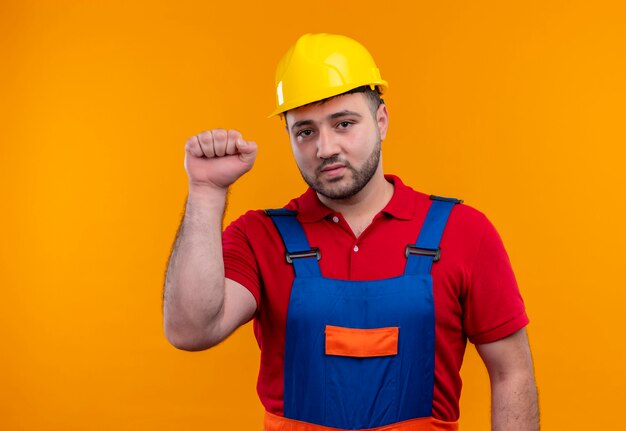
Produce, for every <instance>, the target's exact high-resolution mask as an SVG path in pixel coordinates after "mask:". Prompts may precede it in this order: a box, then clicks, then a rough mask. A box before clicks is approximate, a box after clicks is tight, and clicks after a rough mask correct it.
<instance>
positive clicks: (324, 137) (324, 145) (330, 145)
mask: <svg viewBox="0 0 626 431" xmlns="http://www.w3.org/2000/svg"><path fill="white" fill-rule="evenodd" d="M337 154H339V145H338V143H337V141H336V137H335V136H333V134H332V133H331V132H330V131H329V130H327V128H325V127H322V128H321V129H320V130H319V135H318V139H317V157H319V158H320V159H329V158H331V157H333V156H335V155H337Z"/></svg>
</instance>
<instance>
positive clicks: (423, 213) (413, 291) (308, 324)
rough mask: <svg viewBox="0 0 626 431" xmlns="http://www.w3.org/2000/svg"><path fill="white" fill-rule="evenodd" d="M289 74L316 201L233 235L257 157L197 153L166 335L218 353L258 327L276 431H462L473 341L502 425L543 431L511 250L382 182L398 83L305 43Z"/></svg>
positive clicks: (169, 285) (451, 203)
mask: <svg viewBox="0 0 626 431" xmlns="http://www.w3.org/2000/svg"><path fill="white" fill-rule="evenodd" d="M276 76H277V77H276V90H277V108H276V110H275V111H274V113H273V114H274V115H281V116H283V117H284V119H285V122H286V128H287V132H288V134H289V139H290V141H291V148H292V151H293V154H294V158H295V161H296V163H297V165H298V168H299V169H300V172H301V173H302V177H303V178H304V180H305V181H306V183H307V184H308V185H309V189H308V190H307V192H305V193H304V194H303V195H302V196H300V197H299V198H297V199H294V200H292V201H291V202H290V203H289V204H288V205H287V206H286V208H285V209H280V210H269V211H266V212H263V211H250V212H248V213H247V214H245V215H244V216H242V217H241V218H240V219H238V220H237V221H235V222H234V223H233V224H231V225H230V226H229V227H228V228H227V229H226V231H225V232H224V235H223V236H222V232H221V221H222V217H223V212H224V207H225V201H226V193H227V190H228V187H229V186H230V185H231V184H233V183H234V182H235V181H236V180H237V179H238V178H239V177H240V176H242V175H243V174H244V173H246V172H247V171H248V170H250V169H251V168H252V166H253V163H254V160H255V156H256V152H257V145H256V144H255V143H254V142H252V141H248V140H245V139H244V138H243V137H242V136H241V134H240V133H239V132H237V131H235V130H228V131H226V130H221V129H216V130H212V131H206V132H203V133H200V134H199V135H196V136H193V137H192V138H190V139H189V140H188V141H187V143H186V145H185V150H186V157H185V167H186V170H187V173H188V176H189V195H188V200H187V207H186V213H185V217H184V219H183V221H182V223H181V226H180V229H179V232H178V236H177V239H176V242H175V244H174V248H173V252H172V256H171V258H170V263H169V267H168V273H167V276H166V283H165V292H164V318H165V332H166V335H167V338H168V339H169V340H170V342H171V343H172V344H173V345H175V346H176V347H178V348H181V349H185V350H202V349H207V348H210V347H211V346H214V345H216V344H217V343H219V342H220V341H222V340H223V339H225V338H226V337H227V336H228V335H229V334H231V333H232V332H233V331H234V330H235V329H236V328H237V327H238V326H240V325H242V324H243V323H245V322H247V321H249V320H250V319H253V318H254V327H255V335H256V337H257V340H258V342H259V346H260V348H261V367H260V373H259V381H258V392H259V396H260V398H261V402H262V403H263V405H264V407H265V409H266V417H265V430H266V431H276V430H281V431H285V430H289V431H304V430H306V431H323V430H329V429H330V430H332V429H365V428H367V429H379V430H402V431H407V430H411V431H414V430H456V429H457V428H458V425H457V420H458V416H459V411H458V401H459V396H460V390H461V381H460V377H459V370H460V367H461V363H462V358H463V353H464V351H465V346H466V340H467V339H468V338H469V339H470V341H472V342H473V343H475V344H476V347H477V349H478V352H479V354H480V355H481V357H482V359H483V360H484V362H485V365H486V367H487V369H488V372H489V376H490V379H491V387H492V429H493V430H516V431H521V430H535V429H537V428H538V413H537V400H536V390H535V384H534V377H533V367H532V360H531V356H530V350H529V347H528V341H527V337H526V333H525V330H524V327H525V326H526V324H527V323H528V319H527V317H526V313H525V311H524V306H523V302H522V299H521V297H520V295H519V291H518V288H517V285H516V282H515V279H514V276H513V272H512V270H511V267H510V264H509V260H508V257H507V255H506V252H505V250H504V247H503V246H502V243H501V241H500V238H499V237H498V234H497V233H496V231H495V229H494V228H493V226H492V225H491V224H490V223H489V222H488V221H487V219H486V218H485V217H484V216H483V215H482V214H481V213H479V212H478V211H476V210H474V209H472V208H470V207H468V206H466V205H463V204H461V203H460V201H457V200H456V199H448V198H439V197H434V196H430V197H429V196H427V195H424V194H422V193H418V192H415V191H413V190H412V189H410V188H409V187H407V186H405V185H404V184H402V182H401V181H400V179H399V178H397V177H395V176H390V175H389V176H385V175H384V173H383V168H382V159H381V141H382V140H384V139H385V137H386V133H387V127H388V113H387V109H386V106H385V104H384V103H383V101H382V99H380V97H379V94H380V93H381V92H382V91H383V90H384V89H385V88H386V87H387V83H386V82H385V81H384V80H383V79H382V78H381V76H380V73H379V71H378V68H377V67H376V65H375V63H374V61H373V59H372V58H371V56H370V54H369V53H368V52H367V50H366V49H365V48H364V47H363V46H361V45H360V44H358V43H357V42H356V41H354V40H352V39H349V38H346V37H343V36H336V35H328V34H318V35H305V36H302V37H301V38H300V39H299V40H298V42H297V43H296V44H295V45H294V46H293V47H292V48H291V49H290V50H289V51H288V52H287V54H286V55H285V56H284V57H283V60H282V61H281V63H280V64H279V67H278V69H277V75H276Z"/></svg>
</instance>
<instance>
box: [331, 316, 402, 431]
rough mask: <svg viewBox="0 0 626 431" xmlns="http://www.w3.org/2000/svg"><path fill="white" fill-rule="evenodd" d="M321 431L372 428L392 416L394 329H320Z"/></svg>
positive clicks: (394, 410)
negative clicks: (323, 405) (323, 370)
mask: <svg viewBox="0 0 626 431" xmlns="http://www.w3.org/2000/svg"><path fill="white" fill-rule="evenodd" d="M324 332H325V337H326V342H325V353H326V355H325V357H326V359H325V361H326V366H325V368H326V385H325V387H326V391H325V392H326V397H325V398H326V400H325V402H326V409H325V410H326V418H327V421H328V423H327V426H331V427H336V428H344V429H360V428H375V427H377V426H380V425H381V424H385V423H389V422H390V421H393V419H394V418H395V415H396V414H397V405H396V393H397V385H398V372H399V371H398V368H399V367H398V356H397V353H398V337H399V328H398V327H387V328H375V329H357V328H345V327H339V326H330V325H327V326H326V328H325V331H324Z"/></svg>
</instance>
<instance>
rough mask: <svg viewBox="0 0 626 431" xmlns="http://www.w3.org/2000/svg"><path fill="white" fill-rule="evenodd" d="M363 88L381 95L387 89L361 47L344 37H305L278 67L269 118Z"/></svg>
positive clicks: (372, 61) (325, 35)
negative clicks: (375, 90) (274, 107)
mask: <svg viewBox="0 0 626 431" xmlns="http://www.w3.org/2000/svg"><path fill="white" fill-rule="evenodd" d="M364 85H369V86H371V88H372V89H374V88H375V87H376V86H377V87H378V91H379V92H380V93H382V92H383V89H385V88H387V86H388V84H387V81H384V80H383V79H382V78H381V77H380V71H379V70H378V67H376V64H375V63H374V59H373V58H372V56H371V55H370V53H369V52H368V51H367V49H365V47H364V46H363V45H361V44H360V43H358V42H357V41H355V40H353V39H350V38H349V37H346V36H340V35H335V34H326V33H320V34H305V35H303V36H301V37H300V38H299V39H298V40H297V42H296V43H295V45H293V46H292V47H291V48H289V51H287V53H286V54H285V55H284V56H283V58H282V59H281V60H280V63H278V67H277V68H276V109H275V110H274V112H272V114H271V115H270V117H273V116H275V115H278V114H283V113H284V112H286V111H289V110H290V109H293V108H297V107H299V106H303V105H306V104H309V103H312V102H316V101H318V100H323V99H326V98H328V97H332V96H337V95H338V94H342V93H345V92H346V91H350V90H352V89H354V88H357V87H361V86H364Z"/></svg>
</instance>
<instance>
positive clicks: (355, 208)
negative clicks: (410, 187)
mask: <svg viewBox="0 0 626 431" xmlns="http://www.w3.org/2000/svg"><path fill="white" fill-rule="evenodd" d="M392 196H393V185H392V184H391V183H389V182H388V181H387V180H386V179H385V176H384V175H383V172H382V167H381V166H379V167H378V170H377V171H376V173H375V174H374V176H373V177H372V179H371V180H370V181H369V182H368V183H367V185H366V186H365V187H363V189H362V190H361V191H359V192H358V193H357V194H356V195H354V196H352V197H350V198H348V199H329V198H327V197H325V196H321V195H320V194H319V193H318V197H319V199H320V201H321V202H322V203H323V204H324V205H326V206H327V207H328V208H330V209H332V210H333V211H335V212H339V213H341V214H342V215H343V217H344V218H345V219H346V221H348V223H349V224H350V225H351V226H352V225H353V223H352V221H355V220H359V221H360V222H359V223H358V224H360V225H362V224H363V221H365V220H366V225H369V223H370V222H371V221H372V219H373V218H374V216H375V215H376V214H378V213H379V212H380V211H381V210H382V209H383V208H384V207H385V206H386V205H387V203H388V202H389V201H390V200H391V197H392ZM353 230H354V227H353ZM358 230H362V229H358Z"/></svg>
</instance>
